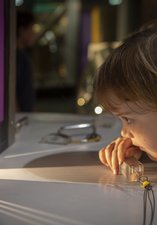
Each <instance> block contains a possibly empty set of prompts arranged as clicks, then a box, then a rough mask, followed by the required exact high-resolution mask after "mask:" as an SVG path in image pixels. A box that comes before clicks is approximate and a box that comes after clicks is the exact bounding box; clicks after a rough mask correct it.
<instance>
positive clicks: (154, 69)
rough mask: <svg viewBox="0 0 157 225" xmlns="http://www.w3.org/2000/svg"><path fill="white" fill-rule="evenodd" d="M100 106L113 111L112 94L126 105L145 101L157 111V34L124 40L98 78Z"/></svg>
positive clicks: (152, 31) (144, 33) (142, 33)
mask: <svg viewBox="0 0 157 225" xmlns="http://www.w3.org/2000/svg"><path fill="white" fill-rule="evenodd" d="M94 85H95V87H94V88H95V96H96V99H97V101H98V103H100V104H102V105H103V106H105V107H107V109H108V108H109V109H110V108H111V107H112V106H111V104H110V103H111V102H110V100H109V97H110V93H112V94H114V95H115V96H117V97H118V98H119V99H120V100H122V101H133V102H136V101H142V102H144V103H146V105H148V106H149V107H153V108H155V109H157V30H156V29H154V28H152V29H146V30H143V31H139V32H136V33H134V34H132V35H131V36H130V37H128V38H127V39H125V40H124V42H123V44H122V45H121V46H120V47H118V48H117V49H115V50H114V51H113V52H112V53H111V55H110V56H109V57H108V58H107V59H106V61H105V62H104V63H103V65H102V66H101V67H100V68H99V70H98V73H97V74H96V76H95V82H94Z"/></svg>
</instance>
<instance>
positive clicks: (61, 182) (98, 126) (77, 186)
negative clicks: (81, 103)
mask: <svg viewBox="0 0 157 225" xmlns="http://www.w3.org/2000/svg"><path fill="white" fill-rule="evenodd" d="M23 117H24V118H26V119H27V121H26V123H23V124H22V125H24V126H22V127H20V128H19V129H17V132H16V137H15V143H14V144H13V145H12V146H10V147H9V148H8V149H6V150H5V151H4V152H2V153H1V155H0V224H1V225H126V224H127V225H140V224H141V225H142V222H143V192H144V190H143V188H141V186H140V184H139V183H138V182H128V180H127V179H126V177H124V176H123V175H117V176H115V175H113V174H112V172H111V171H110V170H109V169H108V168H107V167H105V166H103V165H102V164H101V163H100V162H99V159H98V150H99V149H100V148H101V147H103V146H105V145H106V144H108V143H110V141H111V140H113V139H114V138H116V137H117V136H119V133H120V128H121V124H120V122H119V120H117V119H115V118H114V117H113V116H111V115H108V114H105V115H101V116H85V115H74V114H53V113H52V114H47V113H43V114H40V113H38V114H37V113H34V114H21V115H20V114H19V115H17V118H16V119H17V120H19V119H21V118H23ZM76 124H77V125H78V124H93V125H94V128H95V132H96V134H98V135H99V136H101V139H100V140H99V141H93V142H92V141H90V142H83V143H79V140H81V138H82V137H83V135H85V136H88V134H89V133H91V130H90V127H89V130H88V128H87V130H84V129H81V130H80V133H81V134H80V133H79V134H78V130H77V129H73V130H70V132H71V133H70V135H71V136H73V137H74V136H75V137H74V139H77V141H76V140H75V141H73V142H72V143H71V142H68V143H65V144H64V143H57V142H56V143H50V140H49V139H50V138H51V139H52V137H51V134H56V133H58V131H59V130H60V128H63V127H64V128H65V127H67V126H71V125H76ZM64 132H65V133H66V132H69V131H67V130H66V129H64ZM66 134H67V133H66ZM49 135H50V136H49ZM68 135H69V133H68ZM79 138H80V139H79ZM47 140H48V141H47ZM53 140H54V139H53ZM53 140H52V141H53ZM55 141H56V139H55ZM144 166H145V173H146V175H147V176H148V177H149V178H150V180H151V181H152V184H153V190H154V193H155V198H156V200H157V197H156V194H157V189H156V182H157V179H156V177H157V176H156V174H157V166H156V163H155V162H151V161H147V162H144ZM147 211H148V212H147V219H148V220H149V218H150V206H149V204H148V210H147ZM156 221H157V212H155V217H154V223H153V224H154V225H155V224H156Z"/></svg>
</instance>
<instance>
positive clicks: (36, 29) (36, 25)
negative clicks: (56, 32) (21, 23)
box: [33, 23, 43, 33]
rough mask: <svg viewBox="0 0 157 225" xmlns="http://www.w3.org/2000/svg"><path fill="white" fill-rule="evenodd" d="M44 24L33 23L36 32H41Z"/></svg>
mask: <svg viewBox="0 0 157 225" xmlns="http://www.w3.org/2000/svg"><path fill="white" fill-rule="evenodd" d="M42 29H43V28H42V26H41V25H40V24H37V23H36V24H34V25H33V30H34V31H35V33H39V32H41V31H42Z"/></svg>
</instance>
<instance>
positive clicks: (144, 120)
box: [112, 98, 157, 160]
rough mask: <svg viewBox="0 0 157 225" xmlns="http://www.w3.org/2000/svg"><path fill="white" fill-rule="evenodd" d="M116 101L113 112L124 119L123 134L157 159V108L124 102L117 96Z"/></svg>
mask: <svg viewBox="0 0 157 225" xmlns="http://www.w3.org/2000/svg"><path fill="white" fill-rule="evenodd" d="M114 102H115V103H117V109H116V110H115V111H113V112H112V113H113V114H114V115H116V116H118V117H119V118H120V119H121V120H122V130H121V135H122V136H124V137H129V138H131V140H132V143H133V145H136V146H138V147H139V148H140V149H141V150H142V151H145V152H146V153H147V154H148V155H149V156H150V157H151V158H153V159H154V160H157V110H156V111H153V110H152V111H148V110H145V109H146V107H145V105H144V104H142V103H140V106H139V105H137V104H136V103H133V102H128V103H125V102H123V103H122V102H120V101H119V100H117V99H116V98H114Z"/></svg>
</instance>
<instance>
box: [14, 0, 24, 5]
mask: <svg viewBox="0 0 157 225" xmlns="http://www.w3.org/2000/svg"><path fill="white" fill-rule="evenodd" d="M23 3H24V0H16V1H15V4H16V6H21V5H23Z"/></svg>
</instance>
